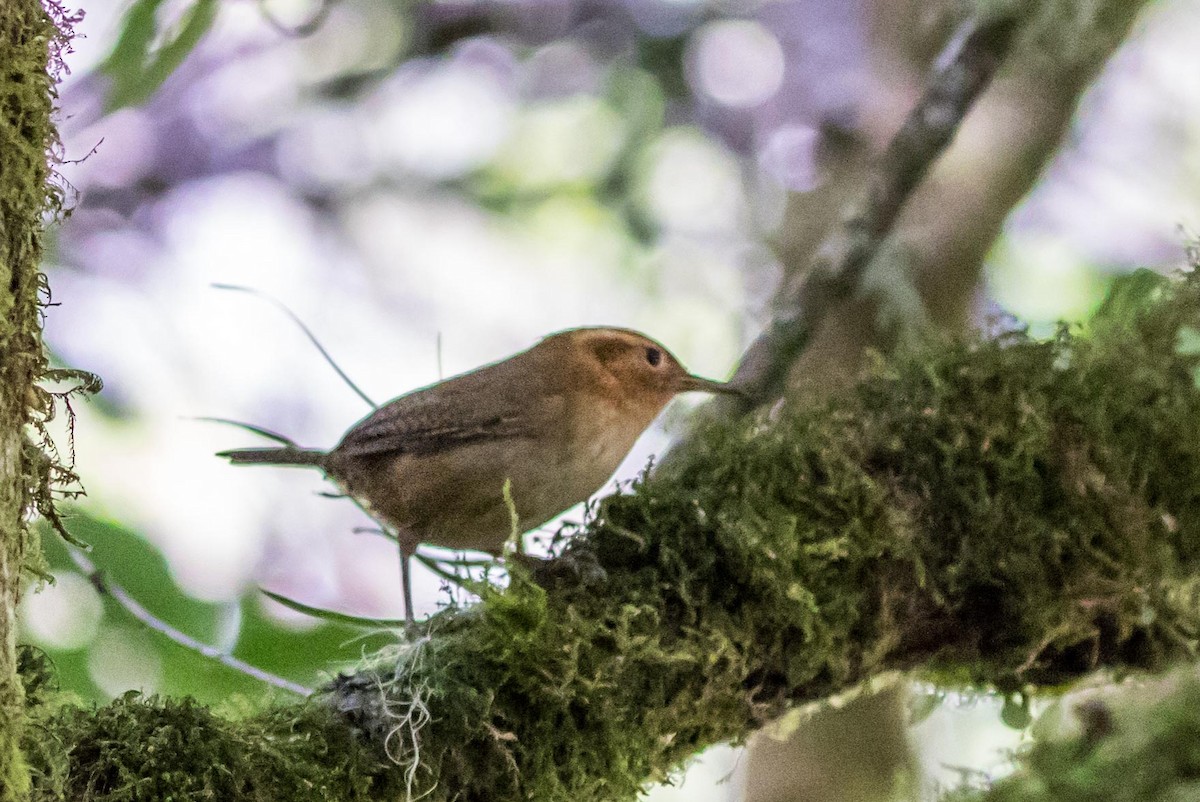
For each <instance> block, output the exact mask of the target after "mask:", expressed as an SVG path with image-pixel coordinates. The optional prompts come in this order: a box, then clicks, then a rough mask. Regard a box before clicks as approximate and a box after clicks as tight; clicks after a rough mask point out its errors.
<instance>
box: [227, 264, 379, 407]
mask: <svg viewBox="0 0 1200 802" xmlns="http://www.w3.org/2000/svg"><path fill="white" fill-rule="evenodd" d="M212 286H213V287H214V288H215V289H218V290H233V291H234V292H244V293H248V294H250V295H254V296H256V297H258V298H262V299H263V300H264V301H268V302H270V303H271V304H273V305H274V306H275V307H276V308H278V309H279V310H280V311H282V312H283V313H284V314H285V315H287V316H288V317H290V318H291V319H292V322H293V323H295V324H296V325H297V326H299V327H300V330H301V331H302V332H304V335H305V336H306V337H308V341H309V342H311V343H312V344H313V346H314V347H315V348H316V349H317V351H318V352H319V353H320V354H321V356H322V357H324V358H325V361H326V362H327V363H328V364H329V367H331V368H333V369H334V371H335V372H336V373H337V375H338V376H339V377H341V379H342V381H344V382H345V383H346V386H347V387H349V388H350V389H351V390H353V391H354V394H355V395H357V396H358V397H359V398H361V399H362V400H363V401H365V402H367V405H368V406H369V407H371V408H372V409H375V408H377V407H378V406H379V405H378V404H376V403H375V402H374V401H372V400H371V398H370V396H368V395H367V394H366V393H364V392H363V391H362V389H361V388H359V386H358V385H357V384H355V383H354V381H353V380H352V379H351V378H350V377H349V376H347V375H346V371H344V370H342V368H341V366H340V365H339V364H338V363H337V362H335V361H334V359H333V357H332V356H330V355H329V352H328V351H326V350H325V346H323V345H321V341H320V340H318V339H317V336H316V335H315V334H313V333H312V330H311V329H309V328H308V326H306V325H305V324H304V321H303V320H301V319H300V316H299V315H297V314H296V313H295V312H293V311H292V310H291V309H290V308H289V307H288V306H287V304H285V303H283V302H282V301H280V300H279V299H278V298H275V297H274V296H271V295H268V294H267V293H265V292H263V291H262V290H256V289H254V288H253V287H242V286H240V285H237V284H213V285H212Z"/></svg>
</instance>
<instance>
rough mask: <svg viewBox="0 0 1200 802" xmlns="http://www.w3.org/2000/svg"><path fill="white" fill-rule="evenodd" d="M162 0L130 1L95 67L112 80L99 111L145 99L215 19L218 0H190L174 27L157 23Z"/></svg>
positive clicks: (193, 47)
mask: <svg viewBox="0 0 1200 802" xmlns="http://www.w3.org/2000/svg"><path fill="white" fill-rule="evenodd" d="M163 4H164V0H136V1H135V2H134V3H133V5H132V6H130V8H129V11H128V12H126V14H125V18H124V20H123V22H122V26H121V34H120V36H119V37H118V39H117V43H116V44H115V45H114V46H113V49H112V52H111V53H110V54H109V56H108V58H107V59H106V60H105V62H104V64H103V65H102V66H101V71H102V72H104V73H105V74H107V75H108V76H109V77H110V78H111V79H112V86H111V87H110V88H109V91H108V96H107V98H106V99H105V110H106V111H109V112H112V111H116V110H117V109H120V108H123V107H124V106H136V105H139V104H141V103H145V102H146V100H148V99H149V98H150V96H151V95H153V94H154V92H155V91H156V90H157V89H158V87H160V86H161V85H162V83H163V81H165V80H167V78H169V77H170V75H171V73H172V72H174V71H175V68H176V67H178V66H179V65H180V64H181V63H183V60H184V59H185V58H187V56H188V54H189V53H191V52H192V51H193V50H194V49H195V48H196V45H198V44H199V43H200V40H201V39H202V38H204V35H205V34H206V33H208V30H209V29H210V28H211V27H212V24H213V21H214V20H216V18H217V9H218V8H219V7H220V2H219V0H194V2H192V3H191V5H190V6H189V7H188V8H187V9H186V10H185V11H184V12H183V14H182V15H181V17H180V20H179V23H178V25H177V26H176V28H175V29H174V30H164V29H163V28H162V27H161V24H160V19H159V12H160V10H161V8H162V6H163Z"/></svg>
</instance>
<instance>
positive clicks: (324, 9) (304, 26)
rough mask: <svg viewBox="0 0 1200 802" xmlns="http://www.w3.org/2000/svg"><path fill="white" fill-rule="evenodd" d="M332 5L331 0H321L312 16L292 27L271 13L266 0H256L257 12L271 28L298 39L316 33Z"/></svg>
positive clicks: (290, 37)
mask: <svg viewBox="0 0 1200 802" xmlns="http://www.w3.org/2000/svg"><path fill="white" fill-rule="evenodd" d="M332 7H333V2H332V0H321V5H320V6H318V7H317V10H316V11H315V12H314V13H313V14H312V16H310V17H309V18H308V19H307V20H305V21H304V22H302V23H300V24H299V25H296V26H294V27H293V26H290V25H287V24H285V23H284V22H283V21H282V20H280V19H279V18H278V17H276V16H275V15H274V14H273V13H271V9H269V8H267V3H266V0H258V13H260V14H262V15H263V19H265V20H266V21H267V23H268V24H269V25H270V26H271V27H272V28H274V29H275V30H277V31H279V33H281V34H283V35H284V36H286V37H288V38H289V39H300V38H303V37H305V36H311V35H312V34H314V33H316V32H317V29H318V28H320V27H321V25H322V23H324V22H325V20H326V19H328V18H329V11H330V9H331V8H332Z"/></svg>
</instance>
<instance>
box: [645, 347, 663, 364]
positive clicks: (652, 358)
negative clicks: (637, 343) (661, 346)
mask: <svg viewBox="0 0 1200 802" xmlns="http://www.w3.org/2000/svg"><path fill="white" fill-rule="evenodd" d="M646 361H647V362H649V363H650V366H651V367H655V368H656V367H658V363H659V362H662V351H660V350H658V349H657V348H647V349H646Z"/></svg>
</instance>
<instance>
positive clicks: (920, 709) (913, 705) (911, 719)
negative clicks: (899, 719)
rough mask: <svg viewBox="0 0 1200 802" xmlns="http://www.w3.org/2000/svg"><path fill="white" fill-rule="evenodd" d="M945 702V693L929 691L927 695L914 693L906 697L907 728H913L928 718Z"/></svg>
mask: <svg viewBox="0 0 1200 802" xmlns="http://www.w3.org/2000/svg"><path fill="white" fill-rule="evenodd" d="M945 701H946V693H945V691H930V692H928V693H920V692H917V691H914V692H913V693H912V694H911V695H910V696H909V697H908V726H910V727H915V726H916V725H918V724H920V723H921V722H922V721H924V720H925V719H927V718H929V717H930V716H931V715H933V712H934V711H935V710H937V709H938V708H939V707H941V706H942V703H943V702H945Z"/></svg>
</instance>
